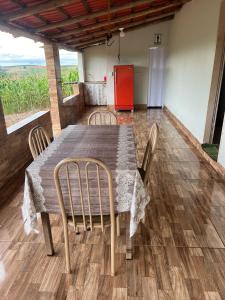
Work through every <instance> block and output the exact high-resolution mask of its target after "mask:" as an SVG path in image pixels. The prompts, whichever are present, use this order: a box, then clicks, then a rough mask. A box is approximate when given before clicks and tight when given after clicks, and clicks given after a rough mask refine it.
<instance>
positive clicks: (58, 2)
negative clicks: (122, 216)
mask: <svg viewBox="0 0 225 300" xmlns="http://www.w3.org/2000/svg"><path fill="white" fill-rule="evenodd" d="M189 1H190V0H133V1H131V0H0V30H3V31H5V30H7V29H8V31H9V32H11V33H15V34H16V35H25V36H26V33H27V34H28V35H29V37H30V36H33V38H34V39H37V40H43V41H44V42H45V41H54V42H57V43H60V45H61V46H62V47H65V48H68V49H73V50H82V49H83V48H86V47H89V46H91V45H93V44H94V43H98V42H105V41H106V37H107V34H108V33H112V34H113V33H116V32H117V33H118V32H119V28H120V27H123V28H124V30H125V31H126V30H131V29H133V28H136V27H138V26H144V25H146V24H150V23H153V22H154V23H155V22H162V21H167V20H169V19H172V18H173V17H174V14H175V13H176V12H177V11H178V10H179V9H180V8H181V7H182V6H183V5H184V4H185V3H186V2H189ZM23 33H24V34H23Z"/></svg>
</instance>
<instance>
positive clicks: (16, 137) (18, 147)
mask: <svg viewBox="0 0 225 300" xmlns="http://www.w3.org/2000/svg"><path fill="white" fill-rule="evenodd" d="M76 89H77V91H75V90H74V93H75V92H76V95H72V96H70V97H67V98H65V99H64V100H63V103H62V104H61V105H62V106H61V107H62V112H63V125H64V126H63V127H66V126H68V125H71V124H76V123H77V121H78V119H79V118H80V117H81V116H82V113H83V111H84V110H85V104H84V93H83V84H78V85H77V87H76ZM36 125H40V126H43V127H44V128H45V129H46V131H47V132H48V134H49V136H50V137H52V136H53V132H52V122H51V115H50V112H49V111H40V112H37V113H35V114H34V115H32V116H30V117H28V118H25V119H23V120H21V121H20V122H17V123H16V124H14V125H12V126H10V127H8V128H6V125H5V119H4V113H3V109H2V104H1V101H0V194H1V196H0V205H1V204H2V203H3V202H4V201H5V200H6V197H7V196H6V197H4V191H5V189H6V187H7V189H8V190H9V192H10V191H11V190H12V188H13V184H14V182H15V180H20V182H21V181H23V180H24V169H25V167H26V166H27V165H29V164H30V163H31V162H32V160H33V159H32V155H31V152H30V149H29V145H28V135H29V132H30V130H31V129H32V128H33V127H34V126H36ZM20 173H21V175H20Z"/></svg>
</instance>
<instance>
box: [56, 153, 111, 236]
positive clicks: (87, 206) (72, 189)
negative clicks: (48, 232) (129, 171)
mask: <svg viewBox="0 0 225 300" xmlns="http://www.w3.org/2000/svg"><path fill="white" fill-rule="evenodd" d="M54 179H55V185H56V190H57V195H58V200H59V205H60V209H61V213H62V217H63V224H64V226H66V225H67V219H68V218H67V217H68V216H71V217H72V221H73V226H74V229H75V230H76V227H77V224H78V216H80V217H81V218H79V219H81V224H79V226H81V225H82V227H84V230H87V228H88V227H90V229H91V230H93V227H95V225H96V226H97V227H101V229H102V231H103V230H104V216H106V215H107V216H109V215H110V221H111V226H113V228H115V212H114V199H113V188H112V174H111V171H110V170H109V169H108V167H107V166H106V165H105V164H104V163H103V162H101V161H99V160H97V159H94V158H66V159H63V160H62V161H61V162H59V163H58V164H57V166H56V167H55V170H54ZM107 198H108V200H109V201H108V202H107V201H106V199H107ZM103 199H104V202H103ZM106 211H107V213H106ZM96 216H98V217H99V216H100V218H98V220H99V219H100V222H99V221H98V223H96V224H95V219H96V218H95V217H96ZM82 223H83V224H82Z"/></svg>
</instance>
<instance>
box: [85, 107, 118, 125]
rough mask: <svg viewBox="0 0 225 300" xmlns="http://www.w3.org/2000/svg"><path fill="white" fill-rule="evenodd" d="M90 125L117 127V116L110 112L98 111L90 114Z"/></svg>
mask: <svg viewBox="0 0 225 300" xmlns="http://www.w3.org/2000/svg"><path fill="white" fill-rule="evenodd" d="M88 125H117V116H116V114H114V113H113V112H112V111H109V110H96V111H94V112H93V113H91V114H90V116H89V118H88Z"/></svg>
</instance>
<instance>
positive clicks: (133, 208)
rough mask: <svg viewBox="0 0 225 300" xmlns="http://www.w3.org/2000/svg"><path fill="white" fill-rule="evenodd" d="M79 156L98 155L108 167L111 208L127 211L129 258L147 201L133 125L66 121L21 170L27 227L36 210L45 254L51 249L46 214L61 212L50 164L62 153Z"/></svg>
mask: <svg viewBox="0 0 225 300" xmlns="http://www.w3.org/2000/svg"><path fill="white" fill-rule="evenodd" d="M79 157H89V158H95V159H98V160H101V161H102V162H103V163H104V164H105V165H106V166H107V167H108V168H109V169H110V171H111V173H112V178H113V195H114V209H115V213H116V214H117V215H118V214H122V213H129V223H128V225H127V230H126V232H127V233H126V235H127V239H126V249H127V250H126V257H127V259H131V258H132V237H133V236H134V234H135V232H136V231H137V228H138V224H139V222H140V221H141V220H143V219H144V216H145V208H146V206H147V204H148V203H149V201H150V196H149V193H148V191H147V190H146V188H145V186H144V184H143V181H142V179H141V176H140V174H139V171H138V168H137V159H136V146H135V139H134V132H133V126H132V125H94V126H90V125H89V126H88V125H69V126H67V127H66V128H65V129H63V130H62V132H61V134H60V135H59V136H58V137H57V138H55V139H54V141H53V142H52V143H51V144H50V145H49V146H48V147H47V148H46V149H45V150H44V151H43V152H42V153H41V154H40V155H39V156H38V157H37V158H36V159H35V160H34V161H33V162H32V163H31V164H30V165H29V166H28V167H27V169H26V170H25V185H24V199H23V205H22V213H23V218H24V224H25V226H26V228H30V230H37V226H38V222H37V215H38V214H39V213H40V215H41V220H42V226H43V233H44V239H45V245H46V250H47V254H48V255H53V254H54V247H53V240H52V233H51V226H50V219H49V215H50V214H61V211H60V206H59V203H58V198H57V193H56V187H55V182H54V176H53V174H54V169H55V167H56V165H57V164H58V163H59V162H60V161H61V160H63V159H64V158H79ZM96 198H97V197H96ZM96 201H97V200H96ZM103 201H104V199H103ZM81 214H82V213H81Z"/></svg>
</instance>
